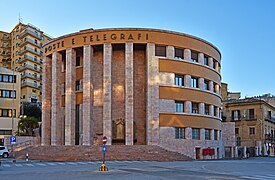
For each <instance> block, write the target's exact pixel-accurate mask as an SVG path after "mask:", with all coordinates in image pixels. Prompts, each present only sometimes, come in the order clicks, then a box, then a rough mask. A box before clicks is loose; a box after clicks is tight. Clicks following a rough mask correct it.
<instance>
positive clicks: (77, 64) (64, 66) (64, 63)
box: [62, 56, 81, 72]
mask: <svg viewBox="0 0 275 180" xmlns="http://www.w3.org/2000/svg"><path fill="white" fill-rule="evenodd" d="M75 66H76V67H79V66H81V63H80V56H76V58H75ZM64 71H66V60H65V59H63V60H62V72H64Z"/></svg>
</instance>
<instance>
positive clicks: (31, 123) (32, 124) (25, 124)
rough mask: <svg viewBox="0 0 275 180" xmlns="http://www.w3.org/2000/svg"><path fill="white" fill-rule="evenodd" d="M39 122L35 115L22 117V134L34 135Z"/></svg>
mask: <svg viewBox="0 0 275 180" xmlns="http://www.w3.org/2000/svg"><path fill="white" fill-rule="evenodd" d="M38 122H39V121H38V119H36V118H35V117H26V118H21V120H20V121H19V122H18V128H19V132H20V135H23V136H32V135H33V134H34V132H33V129H35V128H38V127H39V123H38Z"/></svg>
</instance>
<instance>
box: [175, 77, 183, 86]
mask: <svg viewBox="0 0 275 180" xmlns="http://www.w3.org/2000/svg"><path fill="white" fill-rule="evenodd" d="M175 85H176V86H180V87H181V86H184V77H183V76H182V75H176V76H175Z"/></svg>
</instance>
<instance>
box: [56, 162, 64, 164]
mask: <svg viewBox="0 0 275 180" xmlns="http://www.w3.org/2000/svg"><path fill="white" fill-rule="evenodd" d="M56 164H59V165H66V164H65V163H63V162H57V163H56Z"/></svg>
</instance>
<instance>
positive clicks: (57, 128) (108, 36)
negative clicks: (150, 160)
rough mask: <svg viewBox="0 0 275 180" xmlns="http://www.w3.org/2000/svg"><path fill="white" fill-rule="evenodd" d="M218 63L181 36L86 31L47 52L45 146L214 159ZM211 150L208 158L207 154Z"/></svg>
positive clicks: (216, 56) (213, 52)
mask: <svg viewBox="0 0 275 180" xmlns="http://www.w3.org/2000/svg"><path fill="white" fill-rule="evenodd" d="M220 60H221V55H220V52H219V50H218V49H217V48H216V47H215V46H213V45H212V44H210V43H209V42H207V41H204V40H202V39H200V38H197V37H194V36H190V35H187V34H183V33H177V32H171V31H164V30H156V29H138V28H119V29H98V30H93V29H88V30H83V31H80V32H77V33H74V34H69V35H65V36H62V37H59V38H57V39H54V40H52V41H50V42H49V43H47V44H45V46H44V64H43V66H44V67H43V88H42V89H43V95H42V96H43V105H42V108H43V112H42V119H43V120H42V124H43V125H42V127H43V128H42V144H44V145H93V144H98V143H100V141H101V138H102V136H107V138H108V142H107V144H109V145H111V144H125V145H159V146H161V147H163V148H165V149H168V150H172V151H177V152H180V153H183V154H185V155H188V156H190V157H192V158H196V159H202V158H214V157H215V158H219V157H221V156H222V154H221V152H222V148H221V137H220V134H221V113H220V112H221V111H220V107H221V95H220V87H221V74H220V67H221V66H220ZM209 148H210V149H211V150H206V149H209Z"/></svg>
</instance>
